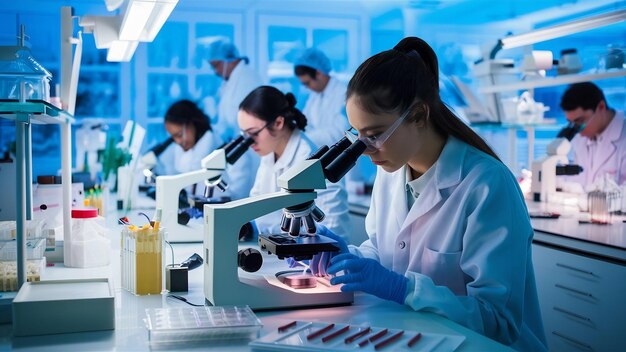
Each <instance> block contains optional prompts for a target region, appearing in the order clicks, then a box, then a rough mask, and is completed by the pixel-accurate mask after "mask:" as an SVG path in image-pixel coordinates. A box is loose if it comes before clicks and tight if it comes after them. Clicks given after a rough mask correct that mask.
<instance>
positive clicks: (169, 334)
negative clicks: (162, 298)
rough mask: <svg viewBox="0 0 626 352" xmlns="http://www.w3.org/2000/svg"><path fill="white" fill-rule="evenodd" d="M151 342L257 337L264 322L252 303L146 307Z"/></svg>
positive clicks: (169, 342) (194, 341) (172, 342)
mask: <svg viewBox="0 0 626 352" xmlns="http://www.w3.org/2000/svg"><path fill="white" fill-rule="evenodd" d="M146 316H147V317H146V320H145V322H146V327H147V328H148V331H149V339H150V344H151V345H155V344H176V345H177V346H180V344H181V343H197V342H200V341H211V340H232V339H246V338H247V339H253V338H255V337H257V336H258V331H259V330H260V329H261V327H262V326H263V324H261V321H260V320H259V319H258V318H257V317H256V315H255V314H254V312H252V309H250V307H248V306H227V307H226V306H225V307H219V306H218V307H209V306H205V307H184V308H156V309H155V308H151V309H146Z"/></svg>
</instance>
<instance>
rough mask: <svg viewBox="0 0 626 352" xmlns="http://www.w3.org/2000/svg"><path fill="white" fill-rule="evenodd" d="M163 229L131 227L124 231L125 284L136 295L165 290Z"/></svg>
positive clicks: (123, 278)
mask: <svg viewBox="0 0 626 352" xmlns="http://www.w3.org/2000/svg"><path fill="white" fill-rule="evenodd" d="M164 234H165V232H164V231H163V229H154V228H152V227H150V226H149V225H148V226H144V227H135V226H129V227H128V228H125V229H124V230H123V231H122V243H121V252H120V256H121V261H122V287H123V288H124V289H125V290H127V291H130V292H132V293H134V294H136V295H149V294H160V293H161V291H162V290H163V253H164V252H163V243H164V241H163V239H164Z"/></svg>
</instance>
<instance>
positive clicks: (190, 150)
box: [165, 100, 258, 199]
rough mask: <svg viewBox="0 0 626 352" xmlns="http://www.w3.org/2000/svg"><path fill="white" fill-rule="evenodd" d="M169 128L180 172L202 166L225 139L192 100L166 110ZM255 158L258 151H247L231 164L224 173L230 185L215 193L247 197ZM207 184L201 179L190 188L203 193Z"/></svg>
mask: <svg viewBox="0 0 626 352" xmlns="http://www.w3.org/2000/svg"><path fill="white" fill-rule="evenodd" d="M165 129H166V130H167V132H168V133H169V135H170V136H171V137H172V139H174V142H175V143H176V144H175V145H173V146H170V147H169V148H171V149H173V158H171V159H173V166H174V173H176V174H180V173H185V172H190V171H195V170H199V169H200V168H201V165H200V162H201V161H202V159H203V158H204V157H206V156H207V155H209V154H210V153H211V152H212V151H213V150H215V149H217V148H219V147H220V146H221V145H223V143H224V142H223V141H222V139H221V138H220V137H219V136H218V135H217V134H215V133H213V130H212V128H211V125H210V122H209V118H208V116H206V115H205V114H204V112H202V110H200V108H199V107H198V106H197V105H196V104H195V103H194V102H192V101H190V100H180V101H178V102H176V103H174V104H172V106H170V107H169V109H168V110H167V112H166V113H165ZM169 148H168V149H169ZM166 157H167V155H166ZM255 159H256V156H255V155H253V154H251V153H246V154H244V155H243V156H242V157H241V158H240V159H239V160H238V161H237V162H236V163H235V164H233V165H230V166H229V167H228V168H227V170H226V174H225V175H224V176H223V179H224V180H225V181H226V183H228V188H227V189H226V191H225V192H222V193H219V194H215V196H223V197H230V198H231V199H241V198H245V197H247V196H248V194H249V192H250V189H251V188H252V184H253V182H254V178H253V176H251V175H250V172H249V170H251V169H253V168H256V165H258V162H257V161H256V160H255ZM231 180H233V181H234V182H231ZM204 187H205V185H204V184H203V183H197V184H195V185H193V186H190V187H189V188H188V189H187V192H189V193H190V194H198V195H203V194H204Z"/></svg>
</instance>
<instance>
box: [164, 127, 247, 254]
mask: <svg viewBox="0 0 626 352" xmlns="http://www.w3.org/2000/svg"><path fill="white" fill-rule="evenodd" d="M253 143H254V140H253V139H252V138H250V137H247V138H244V137H243V136H239V137H237V138H236V139H234V140H233V141H231V142H229V143H228V144H226V145H225V146H224V147H222V148H218V149H216V150H214V151H213V152H212V153H211V154H209V155H208V156H206V157H205V158H204V159H202V161H201V162H200V164H201V165H200V166H201V169H200V170H196V171H191V172H187V173H183V174H178V175H168V176H157V178H156V208H157V209H159V208H160V209H162V212H163V213H162V214H163V215H162V216H163V217H162V220H161V226H162V227H165V228H166V229H167V232H168V241H170V242H173V243H178V242H202V238H203V232H204V231H203V229H202V223H201V222H199V221H198V222H193V221H191V222H189V218H186V220H187V221H185V219H179V215H180V213H179V211H178V204H179V194H180V191H181V190H182V189H183V188H185V187H187V186H189V185H193V184H196V183H199V182H203V181H204V183H205V186H206V187H205V196H207V197H208V195H210V194H212V193H213V190H214V189H215V188H218V189H220V190H222V191H225V190H226V188H227V187H228V185H227V184H226V182H224V180H222V174H223V173H224V171H225V170H226V165H227V164H230V165H232V164H234V163H235V162H236V161H237V160H239V158H241V156H242V155H243V154H244V153H245V152H246V150H247V149H248V147H250V146H251V145H252V144H253Z"/></svg>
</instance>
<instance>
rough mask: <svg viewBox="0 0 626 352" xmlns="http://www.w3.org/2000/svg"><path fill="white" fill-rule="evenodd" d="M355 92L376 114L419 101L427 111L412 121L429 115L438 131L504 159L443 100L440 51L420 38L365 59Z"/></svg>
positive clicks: (351, 87) (352, 86) (397, 110)
mask: <svg viewBox="0 0 626 352" xmlns="http://www.w3.org/2000/svg"><path fill="white" fill-rule="evenodd" d="M353 95H356V96H358V97H359V99H358V104H359V105H360V106H361V107H362V108H363V109H365V110H366V111H368V112H370V113H374V114H378V113H395V114H398V115H399V114H401V113H402V112H404V111H406V109H409V108H410V107H411V106H413V105H414V104H416V103H417V105H418V106H420V109H418V110H421V111H423V113H420V114H418V116H414V117H413V119H412V121H415V120H420V119H422V118H425V117H427V118H428V123H429V124H431V125H432V126H433V128H434V129H435V131H436V132H437V134H439V135H441V136H443V137H448V136H450V135H451V136H454V137H456V138H458V139H460V140H462V141H463V142H465V143H467V144H469V145H471V146H472V147H475V148H477V149H479V150H481V151H483V152H485V153H487V154H489V155H491V156H492V157H494V158H495V159H497V160H500V158H498V156H497V155H496V153H495V152H494V151H493V150H492V149H491V147H489V145H487V143H486V142H485V141H484V140H483V139H482V138H481V137H480V136H479V135H478V134H476V132H474V131H473V130H472V129H471V128H469V126H467V125H466V124H465V123H464V122H463V121H461V119H459V118H458V117H457V116H456V115H455V114H454V113H453V112H452V111H451V110H450V108H448V106H447V105H446V104H445V103H444V102H443V101H441V98H440V96H439V64H438V62H437V55H436V54H435V52H434V51H433V49H432V48H431V47H430V46H429V45H428V43H426V42H425V41H424V40H422V39H420V38H417V37H407V38H404V39H402V40H401V41H400V42H399V43H398V44H397V45H396V46H395V47H394V48H393V49H392V50H387V51H383V52H381V53H379V54H376V55H374V56H372V57H370V58H369V59H367V60H366V61H365V62H363V63H362V64H361V66H359V68H358V69H357V71H356V73H355V74H354V76H353V77H352V79H351V80H350V83H349V84H348V91H347V98H350V97H351V96H353ZM424 106H425V107H424ZM426 108H427V109H426ZM426 110H428V111H429V113H428V114H426Z"/></svg>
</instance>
